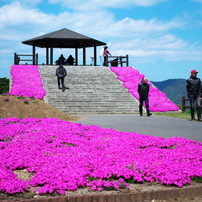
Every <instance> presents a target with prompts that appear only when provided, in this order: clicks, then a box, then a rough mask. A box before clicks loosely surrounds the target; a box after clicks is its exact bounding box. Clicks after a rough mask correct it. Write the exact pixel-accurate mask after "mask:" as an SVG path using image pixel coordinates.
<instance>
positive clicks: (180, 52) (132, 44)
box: [111, 34, 202, 63]
mask: <svg viewBox="0 0 202 202" xmlns="http://www.w3.org/2000/svg"><path fill="white" fill-rule="evenodd" d="M111 48H112V50H113V55H129V56H130V57H134V58H136V63H137V62H140V61H141V63H143V62H145V63H147V62H148V61H149V62H151V61H153V62H154V61H157V60H159V59H164V60H165V61H172V62H173V61H187V60H190V61H201V60H202V55H201V52H202V47H198V48H196V47H195V46H190V44H188V42H186V41H183V40H181V39H179V38H177V37H176V36H174V35H171V34H166V35H163V36H160V37H158V38H147V39H141V38H138V39H134V40H127V41H121V42H119V43H118V44H115V43H112V44H111ZM111 52H112V51H111ZM142 58H144V60H143V59H142Z"/></svg>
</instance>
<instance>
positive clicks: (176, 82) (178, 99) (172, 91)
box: [151, 79, 187, 105]
mask: <svg viewBox="0 0 202 202" xmlns="http://www.w3.org/2000/svg"><path fill="white" fill-rule="evenodd" d="M151 82H152V83H153V85H154V86H156V87H157V88H158V89H159V90H160V91H162V92H164V93H166V95H167V96H168V98H169V99H170V100H171V101H173V102H174V103H175V104H180V105H181V103H182V97H183V96H185V97H186V96H187V91H186V79H168V80H166V81H160V82H155V81H151Z"/></svg>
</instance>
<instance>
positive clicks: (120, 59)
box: [119, 56, 123, 67]
mask: <svg viewBox="0 0 202 202" xmlns="http://www.w3.org/2000/svg"><path fill="white" fill-rule="evenodd" d="M119 58H120V63H121V67H123V63H122V57H121V56H120V57H119Z"/></svg>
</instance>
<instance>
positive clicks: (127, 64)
mask: <svg viewBox="0 0 202 202" xmlns="http://www.w3.org/2000/svg"><path fill="white" fill-rule="evenodd" d="M128 66H129V63H128V55H126V67H128Z"/></svg>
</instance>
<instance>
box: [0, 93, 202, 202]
mask: <svg viewBox="0 0 202 202" xmlns="http://www.w3.org/2000/svg"><path fill="white" fill-rule="evenodd" d="M6 98H8V101H5V99H6ZM25 99H27V100H29V101H28V104H26V103H24V100H25ZM8 117H18V118H20V119H22V118H27V117H34V118H52V117H54V118H58V119H61V120H66V121H77V120H79V119H81V118H79V117H76V116H71V115H69V114H66V113H64V112H62V111H60V110H58V109H56V108H54V107H53V106H51V105H49V104H46V103H45V102H44V101H43V100H39V99H34V98H27V97H19V96H12V95H0V118H8ZM14 172H15V173H16V174H17V175H18V178H19V179H23V180H29V179H30V178H31V177H32V174H31V173H29V172H27V170H26V169H23V170H16V171H14ZM199 185H200V184H197V183H194V182H193V183H192V184H190V185H187V186H186V187H189V186H191V187H192V186H199ZM172 188H173V187H165V186H163V185H160V184H159V183H143V184H131V187H130V189H122V190H118V191H102V192H96V191H90V190H89V189H87V188H84V189H79V190H77V191H67V192H66V196H81V195H98V194H117V193H137V192H145V191H157V190H167V189H172ZM58 196H59V195H57V194H52V195H50V194H47V195H39V194H37V193H36V192H32V188H30V189H29V190H26V192H24V193H19V194H13V195H11V194H6V193H2V192H0V201H2V200H13V201H16V200H20V199H22V200H23V199H42V198H47V197H58ZM176 201H178V202H188V201H192V202H202V197H189V198H175V199H167V200H150V201H149V200H147V201H144V202H176Z"/></svg>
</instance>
